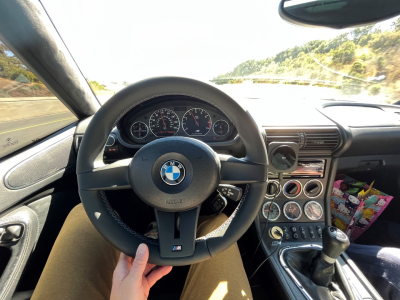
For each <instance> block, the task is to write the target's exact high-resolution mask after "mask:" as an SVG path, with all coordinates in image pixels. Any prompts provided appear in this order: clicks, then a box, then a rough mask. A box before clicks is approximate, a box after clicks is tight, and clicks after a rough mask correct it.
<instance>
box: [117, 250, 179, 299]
mask: <svg viewBox="0 0 400 300" xmlns="http://www.w3.org/2000/svg"><path fill="white" fill-rule="evenodd" d="M148 259H149V248H148V247H147V245H146V244H140V245H139V247H138V249H137V250H136V257H135V258H132V257H129V256H127V255H125V254H124V253H122V252H121V255H120V256H119V260H118V264H117V267H116V268H115V270H114V275H113V281H112V288H111V298H110V300H142V299H147V297H148V296H149V292H150V288H151V287H152V286H153V285H154V284H155V283H156V282H157V281H158V280H159V279H161V278H162V277H163V276H165V275H167V274H168V273H169V272H171V270H172V267H160V268H159V269H157V270H154V271H153V272H151V273H150V274H149V276H147V277H146V275H147V274H148V273H149V272H150V270H151V269H152V268H153V267H155V265H153V264H148V263H147V260H148Z"/></svg>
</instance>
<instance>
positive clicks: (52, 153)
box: [0, 124, 76, 212]
mask: <svg viewBox="0 0 400 300" xmlns="http://www.w3.org/2000/svg"><path fill="white" fill-rule="evenodd" d="M75 125H76V124H72V125H70V126H68V127H66V128H64V129H63V130H61V131H59V132H57V133H55V134H54V135H52V136H50V137H48V138H46V139H45V140H43V141H41V142H40V143H38V144H36V145H34V146H32V147H30V148H28V149H26V150H24V151H23V152H20V153H18V154H16V155H14V156H12V157H9V158H7V159H4V160H2V161H0V212H3V211H4V210H6V209H7V208H9V207H11V206H13V205H15V204H16V203H18V202H20V201H21V200H23V199H24V198H25V197H27V196H29V195H31V194H33V193H34V192H35V191H38V190H39V189H41V188H43V187H45V186H46V185H48V184H50V183H52V182H54V181H55V180H58V179H60V178H62V177H63V176H65V175H67V174H68V173H71V172H75V163H76V154H75V149H74V147H73V136H74V132H75V128H76V126H75Z"/></svg>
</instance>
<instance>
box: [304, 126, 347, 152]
mask: <svg viewBox="0 0 400 300" xmlns="http://www.w3.org/2000/svg"><path fill="white" fill-rule="evenodd" d="M305 136H306V143H305V145H304V147H303V149H304V150H334V149H335V148H336V147H337V146H338V145H339V135H338V132H337V131H336V130H331V131H325V132H318V133H317V132H306V133H305Z"/></svg>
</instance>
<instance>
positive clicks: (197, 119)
mask: <svg viewBox="0 0 400 300" xmlns="http://www.w3.org/2000/svg"><path fill="white" fill-rule="evenodd" d="M182 128H183V130H184V131H185V132H186V133H187V134H188V135H206V134H207V133H208V132H209V131H210V129H211V117H210V115H209V114H208V112H206V111H205V110H204V109H201V108H192V109H189V110H188V111H187V112H186V113H185V114H184V115H183V118H182Z"/></svg>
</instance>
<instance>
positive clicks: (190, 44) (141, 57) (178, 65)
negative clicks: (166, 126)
mask: <svg viewBox="0 0 400 300" xmlns="http://www.w3.org/2000/svg"><path fill="white" fill-rule="evenodd" d="M41 2H42V4H43V5H44V7H45V8H46V10H47V12H48V14H49V15H50V17H51V19H52V21H53V23H54V24H55V26H56V27H57V30H58V31H59V33H60V35H61V37H62V38H63V40H64V42H65V43H66V45H67V47H68V49H69V50H70V52H71V54H72V56H73V57H74V59H75V61H76V62H77V64H78V66H79V67H80V69H81V71H82V72H83V74H84V76H85V77H87V78H88V79H89V80H96V81H99V82H110V81H116V82H122V81H127V82H129V83H133V82H135V81H138V80H142V79H145V78H149V77H154V76H165V75H173V76H183V77H190V78H195V79H199V80H204V81H207V80H209V79H212V78H213V77H215V76H217V75H220V74H222V73H226V72H228V71H231V70H232V69H233V68H234V67H235V66H237V65H238V64H240V63H242V62H244V61H246V60H249V59H255V60H259V59H265V58H267V57H270V56H273V55H275V54H277V53H279V52H280V51H283V50H286V49H287V48H290V47H294V46H298V45H302V44H304V43H306V42H308V41H311V40H315V39H330V38H333V37H335V36H337V35H339V34H341V33H343V31H339V30H333V29H315V28H304V27H298V26H293V25H291V24H289V23H286V22H285V21H283V20H282V19H281V18H280V17H279V14H278V4H279V1H278V0H262V1H257V0H246V1H232V0H230V1H227V0H212V1H209V0H202V1H187V0H183V1H180V0H170V1H165V0H164V1H158V0H157V1H155V0H154V1H143V0H141V1H137V0H113V1H110V0H107V1H105V0H68V1H65V0H41Z"/></svg>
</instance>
